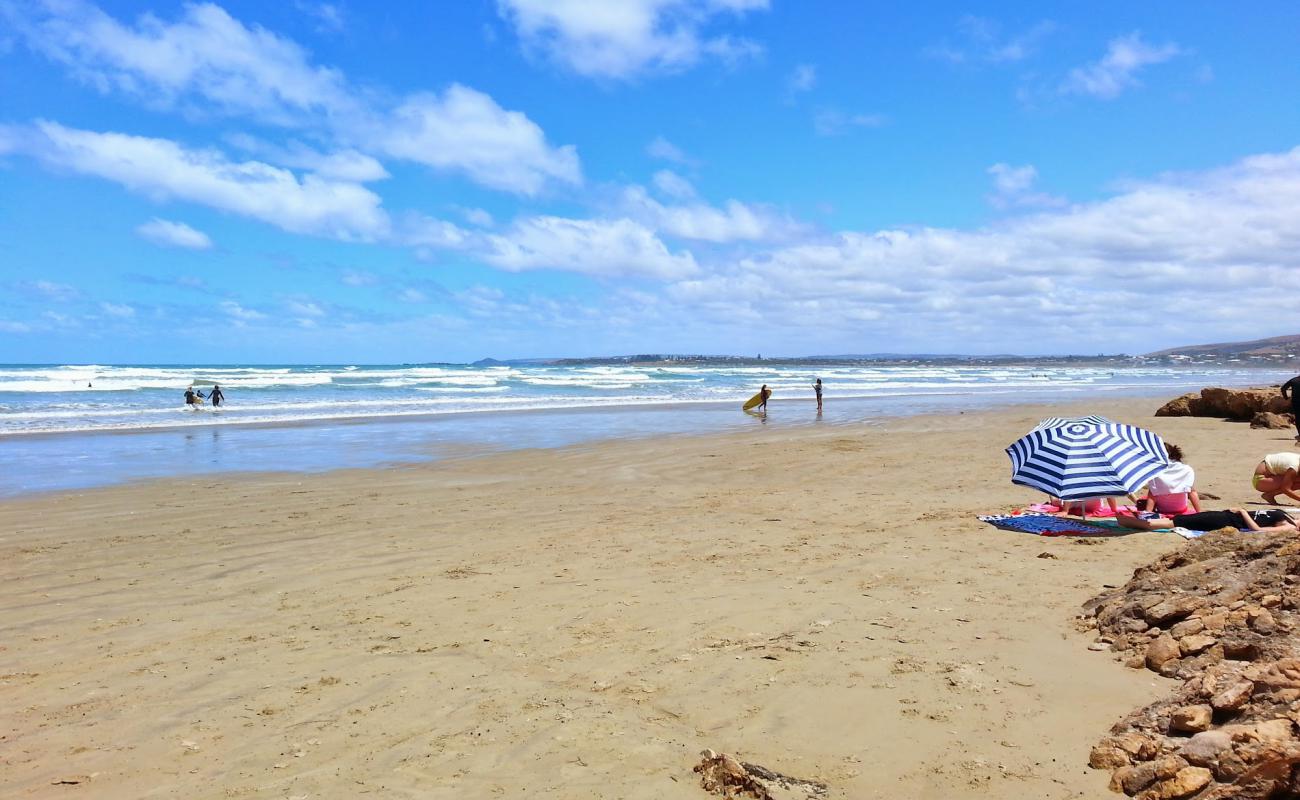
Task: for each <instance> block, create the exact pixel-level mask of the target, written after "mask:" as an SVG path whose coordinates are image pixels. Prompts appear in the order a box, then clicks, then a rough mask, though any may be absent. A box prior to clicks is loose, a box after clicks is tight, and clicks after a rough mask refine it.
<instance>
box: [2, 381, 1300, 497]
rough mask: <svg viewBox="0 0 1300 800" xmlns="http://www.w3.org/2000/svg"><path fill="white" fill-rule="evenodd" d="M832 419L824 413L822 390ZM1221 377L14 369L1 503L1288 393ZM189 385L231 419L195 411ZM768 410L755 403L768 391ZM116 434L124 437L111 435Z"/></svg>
mask: <svg viewBox="0 0 1300 800" xmlns="http://www.w3.org/2000/svg"><path fill="white" fill-rule="evenodd" d="M819 377H820V378H821V379H822V381H823V383H824V385H825V396H826V412H825V414H823V415H822V416H821V417H820V418H819V417H817V416H816V415H815V414H814V413H812V409H813V391H812V382H813V381H814V380H815V379H816V378H819ZM1285 377H1289V376H1283V374H1282V373H1280V372H1278V371H1276V370H1261V369H1251V368H1231V367H1221V366H1179V367H1164V366H1131V367H1129V366H1118V367H1115V366H1109V365H1097V364H1079V365H1075V364H1065V365H1053V366H1041V365H1025V366H1001V365H999V366H953V365H950V364H943V363H932V364H927V363H919V364H917V363H910V364H898V365H894V364H879V363H873V364H852V365H844V364H837V365H826V364H789V363H781V364H774V365H772V366H767V365H757V364H752V363H751V364H745V365H743V366H742V365H729V364H726V363H715V364H707V363H698V362H684V363H670V364H653V365H643V364H606V363H601V364H565V365H536V366H533V365H528V366H514V365H493V366H468V365H454V364H428V365H342V366H327V365H279V366H276V365H269V366H268V365H259V366H252V365H180V366H178V365H139V366H105V365H0V465H3V467H4V469H3V470H2V473H3V474H0V495H15V494H22V493H25V492H31V491H47V490H52V489H69V488H84V487H92V486H97V485H105V484H112V483H119V482H122V481H126V480H137V479H142V478H153V477H170V476H176V475H193V474H206V473H212V472H225V471H244V470H255V471H261V470H292V471H301V470H305V471H315V470H325V469H335V468H340V467H363V466H375V465H379V464H394V463H406V462H418V461H425V460H430V459H435V458H446V457H452V456H455V455H460V454H475V453H480V452H489V451H494V450H501V449H512V448H521V447H554V446H563V445H569V444H576V443H582V442H587V441H594V440H600V439H607V438H621V437H631V436H655V435H665V434H687V433H701V432H707V431H725V430H733V429H739V428H742V427H745V426H750V425H756V424H769V423H770V424H780V425H792V424H813V423H821V424H839V423H851V422H863V421H868V422H869V421H872V420H877V419H880V418H883V417H890V416H899V415H910V414H916V413H925V412H930V411H944V410H966V409H975V408H983V407H988V406H991V405H1001V404H1007V403H1016V402H1052V401H1054V400H1078V399H1081V398H1085V397H1088V396H1097V397H1121V396H1138V395H1168V396H1170V397H1172V396H1174V395H1176V394H1178V393H1180V392H1183V391H1188V390H1190V389H1194V388H1200V387H1202V386H1207V385H1220V386H1244V385H1252V384H1261V383H1276V382H1279V381H1280V380H1283V379H1284V378H1285ZM191 383H199V384H201V385H202V388H203V389H204V391H205V392H206V391H207V388H208V387H207V384H209V383H217V384H220V386H221V387H222V390H223V392H224V394H225V396H226V403H225V404H224V405H223V406H221V407H220V408H212V407H210V406H204V407H202V408H199V409H197V410H195V409H191V408H187V407H186V406H185V404H184V399H183V393H184V391H185V388H186V387H187V386H189V385H190V384H191ZM764 383H766V384H768V385H769V386H770V387H772V389H773V398H772V403H771V407H770V413H769V414H768V416H767V418H766V419H762V418H755V417H752V416H750V415H747V414H744V413H742V412H741V411H740V410H739V405H740V403H742V402H743V401H744V400H745V399H746V398H748V397H750V396H751V395H752V394H754V392H756V391H757V390H758V387H759V386H760V385H762V384H764ZM106 434H117V435H106Z"/></svg>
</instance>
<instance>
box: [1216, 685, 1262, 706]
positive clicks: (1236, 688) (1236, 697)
mask: <svg viewBox="0 0 1300 800" xmlns="http://www.w3.org/2000/svg"><path fill="white" fill-rule="evenodd" d="M1254 691H1255V684H1253V683H1251V682H1250V681H1238V682H1237V683H1234V684H1232V685H1231V686H1229V687H1227V688H1226V689H1224V690H1223V691H1221V692H1218V693H1217V694H1215V695H1214V696H1213V697H1211V698H1210V706H1212V707H1213V708H1214V710H1215V711H1236V710H1238V709H1239V708H1241V707H1242V706H1244V705H1245V704H1246V701H1247V700H1249V699H1250V695H1251V693H1252V692H1254Z"/></svg>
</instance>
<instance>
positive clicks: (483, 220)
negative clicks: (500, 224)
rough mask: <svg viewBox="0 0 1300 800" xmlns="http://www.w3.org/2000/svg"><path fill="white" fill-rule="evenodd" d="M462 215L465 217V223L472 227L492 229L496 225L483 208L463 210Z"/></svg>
mask: <svg viewBox="0 0 1300 800" xmlns="http://www.w3.org/2000/svg"><path fill="white" fill-rule="evenodd" d="M461 213H462V214H464V215H465V221H466V222H468V223H469V224H471V225H477V226H479V227H480V228H490V227H492V226H493V225H495V224H496V220H494V219H492V215H491V214H489V213H488V212H486V211H484V210H483V209H481V208H466V209H462V210H461Z"/></svg>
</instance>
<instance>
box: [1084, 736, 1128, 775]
mask: <svg viewBox="0 0 1300 800" xmlns="http://www.w3.org/2000/svg"><path fill="white" fill-rule="evenodd" d="M1131 761H1132V759H1131V758H1129V754H1128V753H1126V752H1124V751H1123V750H1121V749H1120V748H1119V747H1116V746H1115V745H1113V744H1111V743H1110V742H1102V743H1100V744H1097V745H1094V746H1093V748H1092V751H1091V752H1090V753H1088V766H1090V767H1092V768H1093V769H1118V768H1119V767H1126V766H1128V765H1129V763H1130V762H1131Z"/></svg>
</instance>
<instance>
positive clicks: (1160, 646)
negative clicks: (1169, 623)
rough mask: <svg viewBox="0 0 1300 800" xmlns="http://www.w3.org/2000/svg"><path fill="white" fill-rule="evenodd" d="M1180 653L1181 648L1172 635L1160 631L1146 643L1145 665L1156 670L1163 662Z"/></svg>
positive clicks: (1172, 658)
mask: <svg viewBox="0 0 1300 800" xmlns="http://www.w3.org/2000/svg"><path fill="white" fill-rule="evenodd" d="M1181 655H1182V650H1181V649H1180V648H1179V647H1178V642H1177V641H1175V640H1174V637H1172V636H1170V635H1169V634H1167V633H1162V634H1160V635H1159V636H1157V637H1156V638H1155V639H1152V640H1151V643H1150V644H1148V645H1147V652H1146V665H1147V666H1148V667H1150V668H1151V669H1153V670H1157V671H1158V670H1159V669H1160V668H1161V667H1163V666H1164V665H1165V664H1167V663H1168V662H1170V661H1173V660H1174V659H1176V658H1178V657H1179V656H1181Z"/></svg>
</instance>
